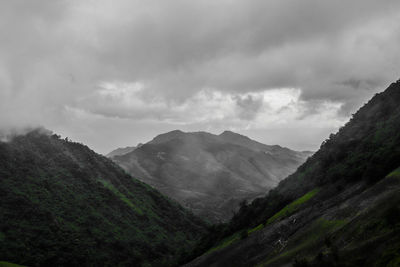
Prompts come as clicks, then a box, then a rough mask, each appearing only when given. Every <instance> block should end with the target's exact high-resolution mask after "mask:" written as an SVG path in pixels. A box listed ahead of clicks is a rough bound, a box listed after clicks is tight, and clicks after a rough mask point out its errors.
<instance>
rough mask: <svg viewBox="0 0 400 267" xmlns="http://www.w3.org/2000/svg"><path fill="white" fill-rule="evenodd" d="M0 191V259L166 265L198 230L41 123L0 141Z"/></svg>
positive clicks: (177, 210)
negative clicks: (23, 133) (20, 133)
mask: <svg viewBox="0 0 400 267" xmlns="http://www.w3.org/2000/svg"><path fill="white" fill-rule="evenodd" d="M0 196H1V201H0V260H4V261H8V262H14V263H18V264H22V265H29V266H36V265H41V266H67V265H68V266H82V265H86V266H88V265H89V266H98V265H106V266H107V265H108V266H115V265H117V264H118V265H121V266H141V265H143V266H147V265H153V266H160V265H167V264H169V263H172V262H173V261H174V260H175V258H174V257H176V256H178V254H179V253H183V252H184V251H185V250H188V249H190V248H191V246H192V245H193V244H194V243H195V242H196V241H197V240H198V239H199V238H200V236H201V235H202V234H203V233H205V225H204V223H203V222H201V221H200V220H199V219H197V218H195V217H194V216H193V215H192V214H191V213H189V212H188V211H186V210H185V209H183V208H182V207H181V206H179V205H178V204H177V203H175V202H172V201H170V200H168V199H166V198H165V197H164V196H162V195H161V194H159V193H158V192H157V191H155V190H154V189H152V188H151V187H149V186H147V185H145V184H143V183H142V182H140V181H138V180H136V179H134V178H132V177H131V176H129V175H127V174H126V173H125V172H124V171H123V170H122V169H120V168H119V167H117V166H116V165H115V164H114V163H113V162H111V161H110V160H108V159H107V158H105V157H103V156H100V155H98V154H96V153H95V152H93V151H92V150H90V149H89V148H87V147H86V146H84V145H81V144H78V143H73V142H69V141H67V140H62V139H59V137H58V136H56V135H49V134H48V133H43V130H35V131H32V132H30V133H28V134H27V135H23V136H16V137H14V138H13V139H12V141H10V142H0Z"/></svg>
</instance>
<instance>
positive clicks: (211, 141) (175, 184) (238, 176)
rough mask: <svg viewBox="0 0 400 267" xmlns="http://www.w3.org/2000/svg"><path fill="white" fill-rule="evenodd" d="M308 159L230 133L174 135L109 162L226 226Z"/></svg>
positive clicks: (175, 133) (161, 138)
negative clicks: (245, 205)
mask: <svg viewBox="0 0 400 267" xmlns="http://www.w3.org/2000/svg"><path fill="white" fill-rule="evenodd" d="M310 155H311V153H310V152H297V151H293V150H290V149H287V148H283V147H280V146H268V145H264V144H261V143H259V142H256V141H254V140H251V139H250V138H248V137H246V136H243V135H239V134H236V133H233V132H229V131H226V132H224V133H222V134H220V135H213V134H210V133H206V132H194V133H184V132H182V131H172V132H168V133H165V134H161V135H159V136H157V137H155V138H154V139H153V140H152V141H150V142H148V143H146V144H144V145H142V146H140V147H139V148H137V149H135V150H134V151H132V152H129V153H126V154H124V155H119V156H113V157H112V158H111V159H112V160H113V161H114V162H115V163H117V164H118V165H119V166H121V167H122V168H123V169H124V170H126V171H127V172H128V173H129V174H131V175H132V176H133V177H136V178H138V179H140V180H141V181H143V182H145V183H147V184H149V185H151V186H153V187H154V188H156V189H158V190H160V191H161V192H162V193H163V194H165V195H167V196H169V197H171V198H172V199H175V200H177V201H178V202H179V203H181V204H182V205H184V206H185V207H188V208H190V209H191V210H192V211H193V212H194V213H195V214H196V215H199V216H201V217H203V218H206V219H207V220H209V221H211V222H225V221H227V220H229V219H230V218H231V217H232V215H233V213H234V212H235V211H237V210H238V207H239V203H240V202H241V201H243V200H252V199H254V198H255V197H257V196H261V195H264V194H265V193H266V192H268V190H270V189H271V188H273V187H275V186H276V185H277V184H278V183H279V182H280V181H281V180H282V179H283V178H285V177H286V176H288V175H289V174H291V173H293V172H294V171H295V170H296V168H297V167H298V166H299V165H300V164H302V163H303V162H304V161H305V160H306V158H307V157H308V156H310Z"/></svg>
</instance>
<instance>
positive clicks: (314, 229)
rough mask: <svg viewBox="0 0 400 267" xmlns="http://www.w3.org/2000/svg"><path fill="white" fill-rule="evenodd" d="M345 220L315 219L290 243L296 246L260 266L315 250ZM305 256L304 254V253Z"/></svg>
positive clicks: (344, 222)
mask: <svg viewBox="0 0 400 267" xmlns="http://www.w3.org/2000/svg"><path fill="white" fill-rule="evenodd" d="M346 222H347V221H345V220H326V219H324V218H319V219H318V220H316V221H314V223H313V224H312V225H311V226H310V227H309V229H308V230H307V231H306V232H304V233H302V234H300V235H299V236H297V237H295V238H294V239H293V240H292V241H291V242H290V243H289V245H288V247H290V245H291V244H294V247H292V248H290V249H288V250H287V251H285V252H283V253H279V254H277V255H276V257H273V258H272V259H269V260H267V261H266V262H264V263H262V264H260V265H258V266H268V265H269V264H271V263H274V262H278V261H281V260H286V259H292V258H293V257H295V256H296V255H299V254H306V255H307V252H308V251H309V252H314V251H315V248H317V247H320V246H321V243H322V242H323V239H324V237H325V236H326V235H327V234H328V233H330V232H332V231H333V230H336V229H338V228H339V227H341V226H343V225H344V224H346ZM303 256H304V255H303Z"/></svg>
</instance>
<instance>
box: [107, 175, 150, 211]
mask: <svg viewBox="0 0 400 267" xmlns="http://www.w3.org/2000/svg"><path fill="white" fill-rule="evenodd" d="M101 182H102V184H103V185H104V187H106V188H107V189H109V190H110V191H111V192H113V193H114V194H115V195H116V196H118V197H119V199H121V200H122V201H123V202H125V204H127V205H128V206H129V207H131V208H132V209H134V210H135V211H136V213H138V214H139V215H143V211H142V210H141V209H140V208H139V207H138V206H137V205H135V204H133V203H132V201H131V200H130V199H129V198H127V197H126V196H125V195H124V194H123V193H121V192H120V191H119V190H118V189H117V188H116V187H115V186H114V185H113V184H112V183H110V182H108V181H105V180H101Z"/></svg>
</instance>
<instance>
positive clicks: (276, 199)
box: [186, 81, 400, 266]
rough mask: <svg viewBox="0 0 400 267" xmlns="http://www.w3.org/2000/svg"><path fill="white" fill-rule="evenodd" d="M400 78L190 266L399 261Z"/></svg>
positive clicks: (210, 240) (218, 232)
mask: <svg viewBox="0 0 400 267" xmlns="http://www.w3.org/2000/svg"><path fill="white" fill-rule="evenodd" d="M399 103H400V81H398V82H396V83H393V84H391V85H390V86H389V88H388V89H387V90H385V91H384V92H383V93H380V94H377V95H375V96H374V97H373V98H372V99H371V100H370V101H369V102H368V103H367V104H366V105H365V106H363V107H362V108H361V109H360V110H359V111H358V112H357V113H356V114H354V115H353V117H352V119H351V120H350V121H349V122H348V123H347V124H346V125H345V126H344V127H342V128H341V129H340V130H339V132H338V133H336V134H332V135H331V136H330V137H329V139H328V140H326V141H325V142H324V143H323V144H322V145H321V148H320V149H319V151H318V152H316V153H315V154H314V155H313V156H312V157H310V158H309V159H308V160H307V161H306V162H305V163H304V164H303V165H302V166H301V167H299V168H298V170H297V171H296V172H295V173H294V174H292V175H290V176H289V177H288V178H286V179H285V180H283V181H281V182H280V183H279V185H278V187H276V188H275V189H273V190H272V191H270V192H269V194H268V195H267V196H266V197H264V198H258V199H256V200H254V201H253V202H252V203H251V204H250V205H245V206H242V207H241V209H240V211H239V212H238V213H237V214H236V216H235V217H234V218H233V219H232V221H231V222H230V223H229V225H228V226H226V227H224V226H221V227H217V228H216V229H214V232H213V235H209V236H208V237H207V238H205V239H203V241H202V243H201V245H199V246H198V247H197V249H196V250H195V251H194V252H193V253H192V254H191V256H188V258H187V259H188V260H189V259H190V258H191V257H192V258H193V257H196V256H198V255H199V254H203V255H202V256H199V257H198V258H196V259H195V260H193V261H191V262H190V263H188V264H187V265H186V266H291V265H293V266H398V265H399V263H400V258H399V255H400V254H399V251H400V168H399V166H400V105H399Z"/></svg>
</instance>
